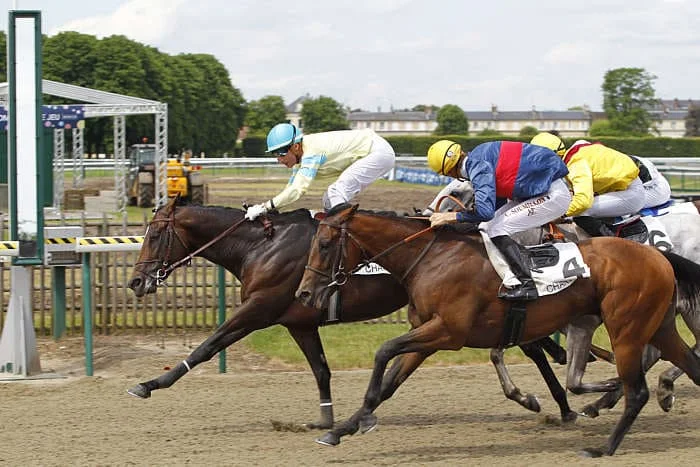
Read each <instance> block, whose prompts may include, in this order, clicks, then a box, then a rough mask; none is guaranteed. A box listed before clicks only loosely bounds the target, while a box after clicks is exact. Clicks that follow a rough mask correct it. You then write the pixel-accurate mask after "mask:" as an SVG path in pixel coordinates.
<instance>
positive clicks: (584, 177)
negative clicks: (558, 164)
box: [566, 160, 593, 216]
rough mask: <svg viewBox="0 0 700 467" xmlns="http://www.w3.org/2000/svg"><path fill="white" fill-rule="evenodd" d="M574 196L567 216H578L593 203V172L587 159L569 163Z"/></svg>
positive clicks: (569, 176)
mask: <svg viewBox="0 0 700 467" xmlns="http://www.w3.org/2000/svg"><path fill="white" fill-rule="evenodd" d="M568 168H569V175H567V178H568V179H569V182H571V187H572V190H573V192H574V193H573V196H572V197H571V203H570V204H569V209H568V210H567V211H566V215H567V216H576V215H578V214H581V213H582V212H584V211H586V210H587V209H588V208H590V207H591V206H592V205H593V173H592V172H591V168H590V167H589V166H588V163H587V162H586V161H585V160H577V161H572V162H570V163H569V164H568Z"/></svg>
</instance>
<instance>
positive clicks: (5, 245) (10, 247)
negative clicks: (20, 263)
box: [0, 240, 19, 256]
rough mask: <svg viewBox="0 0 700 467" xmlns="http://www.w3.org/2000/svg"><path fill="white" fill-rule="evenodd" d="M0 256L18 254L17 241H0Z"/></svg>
mask: <svg viewBox="0 0 700 467" xmlns="http://www.w3.org/2000/svg"><path fill="white" fill-rule="evenodd" d="M0 256H19V242H18V241H8V240H6V241H0Z"/></svg>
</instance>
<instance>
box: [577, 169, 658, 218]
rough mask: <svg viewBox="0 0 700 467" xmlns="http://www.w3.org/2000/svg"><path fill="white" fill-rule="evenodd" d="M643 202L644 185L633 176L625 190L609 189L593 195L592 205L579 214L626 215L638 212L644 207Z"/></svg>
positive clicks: (595, 215) (598, 215)
mask: <svg viewBox="0 0 700 467" xmlns="http://www.w3.org/2000/svg"><path fill="white" fill-rule="evenodd" d="M644 203H645V198H644V185H642V181H641V180H640V179H639V178H635V179H634V180H632V183H630V184H629V186H628V187H627V189H626V190H622V191H611V192H609V193H603V194H601V195H597V196H595V197H594V198H593V205H592V206H591V207H590V208H588V209H587V210H586V211H585V212H583V213H581V214H579V216H593V217H617V216H626V215H628V214H636V213H637V212H639V210H640V209H642V208H643V207H644Z"/></svg>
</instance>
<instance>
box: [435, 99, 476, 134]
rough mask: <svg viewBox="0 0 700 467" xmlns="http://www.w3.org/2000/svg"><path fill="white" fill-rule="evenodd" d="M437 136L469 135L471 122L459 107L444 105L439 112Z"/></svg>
mask: <svg viewBox="0 0 700 467" xmlns="http://www.w3.org/2000/svg"><path fill="white" fill-rule="evenodd" d="M436 119H437V127H436V128H435V134H436V135H466V134H468V133H469V122H468V121H467V116H466V115H465V114H464V110H462V109H461V108H460V107H459V106H457V105H453V104H447V105H444V106H442V107H441V108H440V110H438V113H437V116H436Z"/></svg>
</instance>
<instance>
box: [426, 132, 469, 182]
mask: <svg viewBox="0 0 700 467" xmlns="http://www.w3.org/2000/svg"><path fill="white" fill-rule="evenodd" d="M461 155H462V146H461V145H460V144H458V143H455V142H454V141H450V140H448V139H441V140H440V141H438V142H436V143H433V145H432V146H430V149H428V167H430V168H431V169H432V170H433V171H435V172H437V173H438V174H440V175H446V174H447V172H449V171H450V170H452V168H453V167H454V166H455V165H457V162H458V161H459V157H460V156H461Z"/></svg>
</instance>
